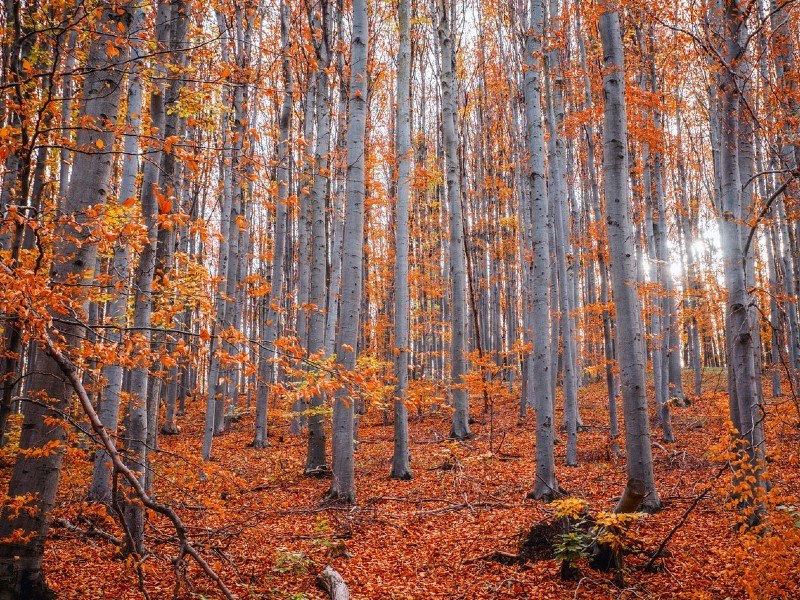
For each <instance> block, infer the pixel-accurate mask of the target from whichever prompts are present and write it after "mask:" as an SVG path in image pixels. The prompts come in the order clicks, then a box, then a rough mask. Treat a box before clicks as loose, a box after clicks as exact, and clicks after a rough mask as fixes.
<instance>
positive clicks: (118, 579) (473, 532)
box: [2, 378, 800, 600]
mask: <svg viewBox="0 0 800 600" xmlns="http://www.w3.org/2000/svg"><path fill="white" fill-rule="evenodd" d="M722 381H724V378H720V379H715V380H714V381H710V382H707V384H708V385H707V387H708V388H709V391H708V392H706V393H705V394H704V395H703V396H701V397H700V398H696V399H694V400H695V401H694V402H693V403H692V405H691V406H689V407H687V408H676V409H674V411H673V418H674V427H675V434H676V437H677V438H678V442H677V443H675V444H671V445H654V447H653V455H654V459H655V468H656V477H657V482H658V487H659V491H660V494H661V497H662V499H663V500H664V503H665V509H664V510H663V511H662V512H661V513H659V514H657V515H654V516H651V517H649V518H647V519H645V520H643V521H640V522H638V523H637V524H636V525H635V526H634V537H635V538H636V539H637V540H639V542H640V544H639V546H640V547H641V548H642V549H644V550H648V549H649V550H652V549H654V548H656V547H657V545H658V544H659V543H660V541H661V540H662V539H663V538H664V536H665V535H667V533H668V532H669V531H670V529H671V528H672V527H673V526H674V525H675V524H676V522H677V521H678V519H679V518H680V517H681V515H682V514H683V513H684V511H685V510H686V508H687V507H688V506H689V504H690V503H691V502H692V500H693V498H694V497H695V495H696V494H698V493H700V492H702V491H703V490H704V489H705V488H706V487H707V486H708V485H709V482H710V480H711V479H712V478H713V476H714V474H715V473H716V472H718V471H719V468H720V467H719V463H717V462H715V460H714V456H713V452H712V450H711V449H710V448H711V447H712V446H713V445H715V444H718V443H719V441H720V439H723V436H724V432H725V430H726V421H725V415H726V413H727V398H726V396H725V394H724V393H722V392H721V391H720V388H721V386H722V383H721V382H722ZM714 386H716V388H717V390H716V391H713V390H712V388H713V387H714ZM580 400H581V417H582V419H583V422H584V423H585V424H586V425H588V426H589V429H588V430H587V431H585V432H583V433H581V434H580V438H579V462H580V466H579V467H577V468H568V467H565V466H563V464H564V450H565V445H564V444H561V445H559V446H557V464H558V465H559V467H558V477H559V481H560V483H561V485H562V486H564V487H565V488H566V489H567V490H569V491H570V492H571V493H572V494H573V495H576V496H579V497H582V498H585V499H586V500H587V501H588V502H589V505H590V507H591V509H592V510H593V511H597V510H608V509H610V508H611V507H613V505H614V501H615V497H617V496H618V495H619V494H620V493H621V491H622V488H623V485H624V483H625V479H626V477H625V464H624V460H622V459H615V458H612V456H611V454H610V452H609V444H608V440H607V436H608V429H607V416H606V409H605V395H604V388H603V387H602V386H601V385H599V384H598V385H592V386H589V387H587V388H584V389H582V390H581V392H580ZM481 403H482V398H479V397H475V398H474V405H473V414H474V415H475V417H476V423H474V425H473V432H474V433H475V434H476V435H475V437H474V438H473V439H470V440H469V441H468V442H467V443H456V442H450V441H444V440H443V437H444V436H445V435H447V432H448V431H449V420H448V419H449V413H448V412H446V410H442V411H440V412H439V413H436V414H433V415H429V416H426V418H424V419H423V420H416V419H415V420H413V421H412V424H411V436H412V444H411V452H412V455H413V460H412V463H411V464H412V468H413V471H414V476H415V478H414V480H413V481H410V482H399V481H390V480H389V479H388V473H389V468H390V458H391V452H392V437H391V436H392V428H391V426H385V425H383V424H382V418H383V415H382V411H381V410H377V409H375V410H371V411H370V412H369V413H368V414H367V415H365V416H364V417H363V418H362V422H361V424H360V431H359V434H360V438H361V442H360V445H359V449H358V452H357V455H356V460H357V466H356V469H357V474H356V476H357V495H358V505H357V506H355V507H350V508H348V507H328V508H326V507H324V506H320V499H321V497H322V496H323V494H324V492H325V491H326V489H327V486H328V481H327V480H324V479H310V478H306V477H303V476H302V475H301V472H302V469H303V466H304V457H305V438H300V437H293V436H289V435H288V434H287V433H286V432H287V423H285V422H283V421H281V420H280V419H276V423H275V426H274V427H273V428H272V429H271V431H270V439H271V443H272V446H271V447H270V448H268V449H266V450H255V449H253V448H249V447H247V445H248V443H249V442H250V440H251V438H252V417H251V416H245V418H243V419H242V420H240V421H238V422H237V423H235V424H234V426H233V430H232V432H231V433H229V434H227V435H224V436H221V437H219V438H216V439H215V441H214V444H215V445H214V456H215V460H214V461H213V463H212V467H211V468H210V469H209V468H206V470H205V475H206V477H207V481H205V482H204V481H203V477H201V475H200V465H201V463H200V461H199V460H198V458H197V455H198V454H199V451H200V443H201V428H202V416H201V412H202V403H201V402H200V401H197V402H194V403H191V404H190V405H189V413H188V415H187V416H185V417H183V419H182V423H181V426H182V428H183V430H182V433H181V435H179V436H172V437H167V436H162V437H161V440H160V444H161V447H162V450H165V451H167V452H161V453H159V454H158V455H157V456H156V466H155V469H156V473H157V477H156V489H157V491H158V498H159V499H160V500H162V501H170V502H173V503H177V504H178V506H179V507H180V513H181V514H182V516H183V518H184V519H185V520H186V521H187V522H188V523H190V524H191V529H190V535H191V536H192V538H193V539H194V540H195V541H196V542H197V545H198V547H199V549H200V550H201V551H202V552H203V553H204V555H205V556H206V557H207V558H208V559H209V561H210V562H211V564H212V565H213V566H214V567H215V568H216V569H218V571H219V572H220V573H221V574H222V576H223V578H224V580H225V581H226V582H227V583H228V585H229V586H230V587H231V588H232V590H233V591H234V592H235V593H236V594H237V595H238V596H239V597H240V598H243V599H245V598H253V599H255V598H275V599H279V598H283V599H294V600H300V599H301V598H306V599H312V598H324V597H326V596H325V595H324V594H323V592H321V591H319V590H317V589H316V588H315V586H314V574H315V573H317V572H319V571H320V570H321V569H322V568H323V567H324V565H325V564H331V565H333V566H334V568H336V569H337V570H338V571H339V572H340V573H341V574H342V575H343V576H344V579H345V580H346V582H347V583H348V585H349V587H350V590H351V594H352V597H353V598H355V599H362V598H363V599H366V598H386V599H391V598H396V599H401V598H409V599H410V598H414V599H416V598H419V599H423V598H425V599H427V598H463V599H465V600H467V599H473V598H537V599H544V598H720V599H722V598H748V597H749V598H769V599H772V598H787V599H791V598H800V572H799V571H800V527H799V526H800V523H797V524H795V521H799V520H800V516H798V515H795V516H793V515H792V514H791V510H790V507H795V509H796V510H800V432H799V431H798V423H797V415H796V413H794V407H793V406H792V403H791V402H790V401H789V402H787V403H784V404H781V405H780V406H779V407H775V408H773V410H771V414H770V421H769V428H768V435H769V437H768V442H769V450H770V453H771V456H772V457H773V459H774V460H773V462H771V463H770V477H771V480H772V482H773V484H774V490H773V493H772V494H773V496H772V498H771V500H770V502H771V505H772V506H773V509H772V510H771V512H770V515H771V517H770V521H769V522H768V525H769V528H768V529H766V530H765V531H764V532H762V535H760V536H754V535H746V534H742V533H739V532H737V531H736V524H737V513H736V511H735V510H733V509H732V508H729V507H726V494H727V492H728V491H729V490H730V485H731V484H730V477H729V476H728V475H727V474H726V475H725V476H724V477H722V478H720V479H719V480H718V481H717V482H716V484H713V485H714V489H713V490H712V492H711V493H710V494H709V495H708V496H707V497H706V498H705V499H704V500H702V501H701V502H700V503H699V505H698V506H697V508H696V509H695V510H694V511H693V512H692V513H691V514H690V515H689V517H688V520H687V522H686V524H685V525H684V526H683V527H682V528H681V529H680V530H679V531H678V533H677V534H676V535H675V537H674V538H673V540H672V542H670V544H669V546H668V549H669V551H670V555H669V556H668V557H667V558H665V559H663V560H660V561H659V562H660V563H663V565H664V567H665V569H663V570H661V571H660V572H657V573H650V572H645V571H643V570H642V569H641V568H637V567H641V565H643V564H644V563H645V562H646V561H647V556H646V555H645V554H644V553H639V554H632V555H629V556H627V557H626V563H627V566H628V567H630V570H629V571H628V572H626V573H625V577H624V580H625V586H626V587H625V588H624V589H620V588H618V587H616V586H615V585H614V583H613V577H612V576H610V575H608V574H603V573H599V572H596V571H592V570H591V569H590V568H589V567H588V565H587V564H586V563H585V561H582V562H581V563H580V564H579V567H580V569H581V571H582V575H583V578H582V579H581V580H580V581H579V582H576V581H571V582H562V581H560V580H559V578H558V566H557V565H556V563H555V562H554V561H552V560H550V561H541V562H538V563H527V564H522V565H511V566H505V565H501V564H498V563H497V562H493V561H486V560H482V561H477V562H470V559H474V558H476V557H479V556H481V555H483V554H486V553H488V552H491V551H493V550H502V551H506V552H516V549H517V542H518V539H519V536H520V534H524V533H526V532H527V530H528V529H529V528H530V527H531V526H532V525H533V524H535V523H537V522H539V521H540V520H542V519H546V518H547V517H548V515H549V514H550V512H551V511H550V509H549V508H548V506H547V505H546V504H544V503H542V502H537V501H533V500H528V499H526V494H527V493H528V492H529V491H530V490H531V489H532V488H533V484H534V461H533V456H534V452H533V448H534V433H533V425H532V417H529V419H528V420H527V421H525V422H519V420H518V418H517V407H516V406H515V403H514V400H513V398H505V399H499V400H498V401H497V405H496V407H495V411H494V431H495V439H494V444H493V445H494V451H495V453H494V456H492V455H490V454H489V437H488V432H489V430H490V423H489V416H488V415H487V414H482V413H480V412H479V411H480V404H481ZM784 413H788V416H787V417H786V418H785V419H781V418H778V417H777V416H776V415H780V414H784ZM653 432H654V436H653V439H654V440H657V439H658V435H657V434H658V430H657V429H656V428H655V427H654V428H653ZM87 458H88V453H87V452H85V451H78V450H73V451H70V453H69V456H68V459H67V461H66V468H65V472H64V477H63V479H62V485H61V491H60V496H59V502H58V506H57V509H56V514H55V517H56V518H67V519H69V520H70V521H71V522H73V523H81V522H83V523H84V525H83V526H84V527H85V521H81V514H82V513H83V514H86V515H87V516H91V513H92V511H91V510H90V509H89V508H88V507H87V506H86V505H85V504H82V502H83V500H84V496H85V490H86V485H87V481H88V478H89V476H90V468H91V463H90V462H89V461H88V460H87ZM444 463H449V464H450V465H454V468H452V469H443V468H439V467H441V466H442V465H443V464H444ZM9 471H10V469H9V468H7V467H4V468H3V477H2V479H3V482H2V483H3V484H5V480H7V477H8V475H9ZM776 505H780V506H781V507H782V508H775V506H776ZM151 523H152V525H153V526H152V527H151V529H150V530H149V532H148V540H147V544H148V547H149V548H150V549H151V550H152V552H153V554H152V555H151V556H149V557H147V558H146V560H145V561H144V562H143V563H142V570H143V573H144V576H145V583H146V587H147V589H148V591H149V593H150V595H151V597H153V598H171V597H172V596H173V592H174V585H175V578H174V575H173V565H172V564H171V563H170V559H171V558H172V557H174V556H175V554H176V548H175V544H174V539H173V536H172V532H171V530H170V527H169V524H168V523H166V522H163V521H161V520H160V519H153V520H151ZM102 527H103V528H104V529H105V530H106V531H110V532H112V533H114V535H116V536H121V535H122V534H121V532H120V531H119V529H118V528H116V526H115V525H113V524H112V525H108V524H106V525H102ZM51 537H52V539H51V540H49V541H48V544H47V548H46V554H45V568H46V571H47V578H48V582H49V584H50V585H51V586H52V587H53V588H54V589H55V590H56V591H57V592H58V596H59V598H64V599H68V598H120V599H123V598H141V597H142V594H141V592H139V591H138V582H137V576H136V573H135V570H134V568H133V565H132V562H131V561H130V560H129V561H127V562H126V561H124V560H120V559H119V558H117V557H116V552H115V548H114V546H113V545H111V544H110V543H108V542H107V541H104V540H102V539H97V538H86V537H84V536H81V535H80V534H74V533H70V532H67V531H66V530H65V529H63V528H56V529H53V530H52V536H51ZM345 553H346V554H347V556H343V554H345ZM186 578H187V579H186V580H183V581H182V583H181V588H180V591H179V597H181V598H201V597H202V598H216V597H219V593H218V592H217V590H216V589H215V588H214V586H213V584H212V583H211V582H210V581H209V580H207V579H206V578H205V577H204V576H203V575H202V574H201V573H200V572H199V570H198V569H197V568H196V567H195V565H193V564H189V565H188V567H187V569H186Z"/></svg>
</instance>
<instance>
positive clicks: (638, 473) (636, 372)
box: [600, 2, 661, 511]
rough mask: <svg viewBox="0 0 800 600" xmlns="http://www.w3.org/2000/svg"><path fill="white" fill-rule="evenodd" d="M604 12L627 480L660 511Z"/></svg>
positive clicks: (623, 116) (608, 206) (615, 25)
mask: <svg viewBox="0 0 800 600" xmlns="http://www.w3.org/2000/svg"><path fill="white" fill-rule="evenodd" d="M601 8H602V12H601V13H600V35H601V41H602V44H603V62H604V69H605V72H604V75H603V101H604V103H603V114H604V121H603V172H604V175H605V200H606V202H605V213H606V226H607V228H608V245H609V256H610V258H611V264H610V270H611V283H612V289H613V293H614V305H615V307H616V314H617V321H616V326H617V327H616V331H617V344H616V348H617V351H618V354H617V356H618V358H619V366H620V383H621V391H622V403H623V415H624V417H625V449H626V454H627V465H628V476H629V477H632V478H634V479H638V480H640V481H642V482H643V483H644V485H645V489H646V492H647V494H648V495H647V497H646V498H645V500H644V502H643V505H644V506H646V507H647V508H648V509H649V510H653V511H655V510H659V509H660V508H661V499H660V498H659V496H658V492H657V491H656V487H655V476H654V474H653V455H652V452H651V450H650V417H649V415H648V413H647V398H646V396H645V392H646V385H645V376H646V367H647V364H646V360H645V348H644V338H643V336H642V323H641V308H640V303H639V296H638V295H637V291H636V288H635V287H634V285H633V284H634V282H635V281H636V268H635V263H634V251H633V228H632V226H631V215H630V191H629V185H630V184H629V181H628V176H627V171H628V164H627V163H628V132H627V129H628V127H627V110H626V106H625V61H624V55H623V47H622V35H621V33H620V23H619V13H618V11H617V7H616V5H615V4H614V3H611V2H604V3H603V4H602V5H601Z"/></svg>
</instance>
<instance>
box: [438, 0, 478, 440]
mask: <svg viewBox="0 0 800 600" xmlns="http://www.w3.org/2000/svg"><path fill="white" fill-rule="evenodd" d="M450 9H451V7H450V4H449V3H447V2H446V1H445V0H441V1H440V2H439V3H438V12H439V25H438V30H439V49H440V52H441V61H442V63H441V86H442V130H443V136H444V154H445V171H446V176H447V209H448V217H449V229H450V288H451V290H450V298H451V302H450V365H451V369H450V376H451V379H452V381H451V395H452V397H453V406H454V408H455V411H454V412H453V423H452V427H451V429H450V437H453V438H456V439H465V438H468V437H470V436H471V435H472V434H471V433H470V429H469V392H468V391H467V389H466V388H465V384H466V382H465V381H464V379H463V377H464V376H465V375H466V374H467V356H466V353H467V351H468V347H467V315H466V312H467V272H466V256H465V248H464V229H463V217H462V208H461V183H462V182H461V178H462V176H461V164H460V162H459V159H458V132H457V126H458V124H457V114H456V113H457V105H458V99H457V93H458V91H457V89H456V76H455V60H456V59H455V53H454V50H453V37H452V31H451V27H450V15H449V14H448V13H449V12H450Z"/></svg>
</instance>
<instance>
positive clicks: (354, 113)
mask: <svg viewBox="0 0 800 600" xmlns="http://www.w3.org/2000/svg"><path fill="white" fill-rule="evenodd" d="M352 5H353V25H352V32H351V37H350V39H351V42H350V118H349V120H348V123H347V206H346V208H345V229H344V238H343V249H342V297H341V300H340V304H339V326H338V328H337V330H336V364H337V365H338V366H339V367H340V368H343V369H345V370H347V371H352V370H353V369H354V368H355V366H356V356H357V349H358V329H359V318H360V312H361V284H362V282H361V275H362V272H361V268H362V264H361V263H362V257H363V252H364V246H363V239H364V195H365V184H366V180H365V172H364V152H365V133H366V125H367V52H368V43H369V28H368V27H369V26H368V22H367V3H366V0H353V4H352ZM354 392H355V390H352V389H347V388H346V387H344V386H343V387H341V388H340V389H339V390H338V391H337V393H336V397H335V399H334V402H333V435H332V445H333V482H332V483H331V488H330V491H329V492H328V498H330V499H331V500H337V501H340V502H344V503H348V504H349V503H353V502H355V499H356V490H355V471H354V460H353V459H354V457H353V408H354V405H355V402H356V397H355V394H354Z"/></svg>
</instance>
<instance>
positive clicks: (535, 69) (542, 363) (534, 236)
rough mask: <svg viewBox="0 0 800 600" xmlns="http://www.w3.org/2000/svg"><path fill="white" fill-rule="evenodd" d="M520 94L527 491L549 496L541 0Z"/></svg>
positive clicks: (531, 24) (531, 7)
mask: <svg viewBox="0 0 800 600" xmlns="http://www.w3.org/2000/svg"><path fill="white" fill-rule="evenodd" d="M526 21H527V22H526V31H527V35H526V36H525V48H524V64H525V70H524V75H523V93H524V97H525V117H526V121H527V130H526V138H527V145H528V165H527V169H528V184H529V189H530V196H529V197H528V206H525V207H523V209H522V210H525V211H527V213H528V215H529V217H528V219H529V222H530V224H531V249H532V251H533V258H532V264H531V265H530V266H529V267H528V268H530V269H531V273H530V276H529V277H528V285H529V286H531V291H530V298H531V302H530V312H531V316H530V324H531V327H532V329H533V332H532V342H533V360H532V365H531V369H530V371H529V373H528V382H527V383H528V386H530V388H532V390H533V398H534V408H535V410H536V483H534V486H533V491H532V492H531V494H530V495H531V496H532V497H533V498H536V499H545V498H553V497H555V496H556V495H557V494H558V492H559V491H560V487H559V485H558V481H557V480H556V468H555V449H554V443H555V421H554V415H553V398H552V396H551V387H550V383H549V382H550V372H551V369H553V368H554V365H552V364H551V358H550V344H551V339H550V276H551V273H550V230H551V229H552V221H551V220H550V217H549V215H548V211H547V205H548V202H547V186H546V180H545V177H546V171H545V149H544V127H543V124H542V99H541V89H542V58H541V56H542V35H543V28H544V3H543V0H530V2H529V4H528V11H527V15H526Z"/></svg>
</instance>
